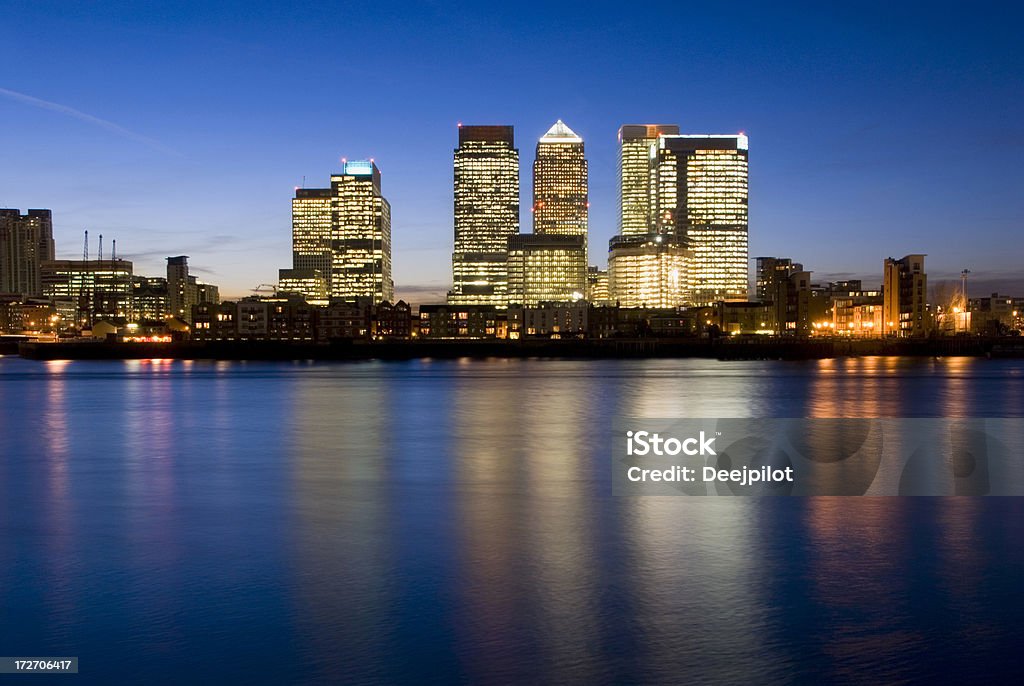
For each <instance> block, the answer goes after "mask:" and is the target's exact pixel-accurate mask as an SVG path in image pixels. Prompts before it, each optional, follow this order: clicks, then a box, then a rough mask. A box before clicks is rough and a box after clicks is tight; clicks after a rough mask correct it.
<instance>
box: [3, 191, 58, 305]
mask: <svg viewBox="0 0 1024 686" xmlns="http://www.w3.org/2000/svg"><path fill="white" fill-rule="evenodd" d="M53 258H54V251H53V218H52V216H51V214H50V210H29V211H28V213H27V214H21V212H20V211H18V210H14V209H0V293H16V294H18V295H21V296H41V295H42V294H43V283H42V277H41V273H40V265H41V264H42V263H43V262H46V261H50V260H53Z"/></svg>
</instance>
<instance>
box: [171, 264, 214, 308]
mask: <svg viewBox="0 0 1024 686" xmlns="http://www.w3.org/2000/svg"><path fill="white" fill-rule="evenodd" d="M167 302H168V304H169V305H170V309H171V315H172V316H175V317H177V318H178V319H180V320H181V321H183V322H185V323H187V324H189V325H191V324H192V306H193V305H198V304H200V303H214V304H216V303H219V302H220V289H219V288H217V286H214V285H212V284H207V283H202V282H200V281H199V280H198V279H196V277H195V276H193V275H192V274H189V271H188V255H177V256H175V257H168V258H167Z"/></svg>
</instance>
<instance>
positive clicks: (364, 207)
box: [330, 160, 395, 302]
mask: <svg viewBox="0 0 1024 686" xmlns="http://www.w3.org/2000/svg"><path fill="white" fill-rule="evenodd" d="M331 191H332V193H331V277H330V291H331V297H332V298H336V299H346V300H347V299H352V298H360V297H368V298H373V300H374V302H381V301H387V302H391V301H393V300H394V299H395V283H394V281H393V280H392V278H391V204H390V203H389V202H388V201H387V199H386V198H384V196H383V194H382V193H381V182H380V170H379V169H377V165H376V164H374V163H373V160H360V161H355V162H345V164H344V169H343V170H342V173H341V174H335V175H332V176H331Z"/></svg>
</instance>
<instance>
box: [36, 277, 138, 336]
mask: <svg viewBox="0 0 1024 686" xmlns="http://www.w3.org/2000/svg"><path fill="white" fill-rule="evenodd" d="M40 279H41V281H42V287H43V295H44V296H46V297H48V298H52V299H53V300H54V301H55V302H56V301H62V302H74V303H75V314H74V317H73V320H72V321H75V322H77V324H78V326H80V327H86V328H88V327H89V326H91V325H92V323H93V322H95V321H98V320H100V319H109V318H125V319H127V318H129V317H130V316H131V314H132V302H131V298H132V263H131V262H129V261H127V260H51V261H49V262H43V263H41V265H40Z"/></svg>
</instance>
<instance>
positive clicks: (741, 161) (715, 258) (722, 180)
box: [651, 134, 748, 305]
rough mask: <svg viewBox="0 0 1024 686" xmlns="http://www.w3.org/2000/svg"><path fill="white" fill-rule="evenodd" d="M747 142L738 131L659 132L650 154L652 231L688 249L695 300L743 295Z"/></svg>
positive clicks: (700, 302) (699, 302)
mask: <svg viewBox="0 0 1024 686" xmlns="http://www.w3.org/2000/svg"><path fill="white" fill-rule="evenodd" d="M747 147H748V145H747V137H746V136H744V135H742V134H739V135H661V136H659V137H658V144H657V149H656V151H655V152H654V155H655V156H654V157H652V159H651V162H652V165H653V167H652V173H653V188H652V194H653V198H652V201H651V212H652V219H653V224H654V231H655V233H659V234H665V235H674V236H676V237H678V238H679V239H683V240H685V241H686V243H687V245H688V247H689V249H690V250H692V251H693V260H692V262H691V264H690V268H689V278H690V287H691V290H692V293H691V297H692V298H693V302H694V304H697V305H703V304H710V303H713V302H717V301H719V300H736V301H744V300H746V299H747V295H748V279H747V261H748V244H747V233H748V217H747V199H748V194H747V177H748V171H747V169H748V168H747Z"/></svg>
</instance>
